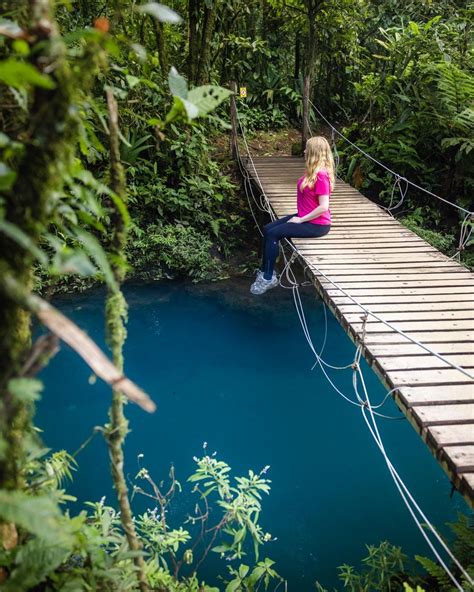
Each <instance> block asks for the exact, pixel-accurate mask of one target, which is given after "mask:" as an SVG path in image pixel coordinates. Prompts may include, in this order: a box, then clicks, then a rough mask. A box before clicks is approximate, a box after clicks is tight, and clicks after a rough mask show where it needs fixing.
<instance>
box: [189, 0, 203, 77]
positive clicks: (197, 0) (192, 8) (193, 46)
mask: <svg viewBox="0 0 474 592" xmlns="http://www.w3.org/2000/svg"><path fill="white" fill-rule="evenodd" d="M200 8H201V0H189V6H188V18H189V35H188V59H187V66H188V67H187V70H188V80H189V82H190V83H195V82H196V71H197V61H198V57H199V42H198V28H199V13H200Z"/></svg>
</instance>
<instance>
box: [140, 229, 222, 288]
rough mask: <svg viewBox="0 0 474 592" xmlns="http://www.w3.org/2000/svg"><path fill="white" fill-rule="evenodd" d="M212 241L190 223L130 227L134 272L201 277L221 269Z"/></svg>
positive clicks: (154, 277)
mask: <svg viewBox="0 0 474 592" xmlns="http://www.w3.org/2000/svg"><path fill="white" fill-rule="evenodd" d="M211 249H212V242H211V241H210V240H209V238H207V237H205V236H203V235H202V234H200V233H199V232H197V231H196V230H195V229H194V228H193V227H192V226H181V225H179V226H171V225H166V226H162V227H160V226H156V225H150V226H148V228H147V229H146V231H142V230H140V229H138V228H134V229H132V243H131V245H130V247H129V249H128V252H129V254H130V259H131V261H132V262H133V265H134V272H135V273H136V274H137V275H140V276H143V277H148V278H153V279H162V278H165V277H167V278H172V277H190V278H192V279H194V280H202V279H206V278H209V277H213V276H214V275H216V274H217V273H218V272H219V270H220V265H219V262H218V261H217V260H216V259H215V258H214V257H213V256H212V254H211Z"/></svg>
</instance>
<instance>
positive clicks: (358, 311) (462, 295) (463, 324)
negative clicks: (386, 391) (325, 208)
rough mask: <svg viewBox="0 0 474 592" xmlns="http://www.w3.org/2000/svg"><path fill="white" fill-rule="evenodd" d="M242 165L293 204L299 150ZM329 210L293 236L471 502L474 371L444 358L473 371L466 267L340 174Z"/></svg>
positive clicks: (472, 300) (281, 211) (280, 211)
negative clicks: (318, 233)
mask: <svg viewBox="0 0 474 592" xmlns="http://www.w3.org/2000/svg"><path fill="white" fill-rule="evenodd" d="M254 166H255V170H254ZM247 170H248V171H249V173H250V175H251V177H252V178H254V179H257V177H258V179H259V180H260V182H261V183H262V184H263V187H264V190H265V193H266V194H267V196H268V198H269V200H270V202H271V204H272V207H273V208H274V211H275V213H276V214H277V216H283V215H287V214H291V213H293V212H295V211H296V179H298V178H299V177H300V176H301V175H303V174H304V162H303V159H302V158H299V157H293V156H287V157H258V158H254V165H252V164H251V163H250V161H248V163H247ZM331 213H332V216H333V224H332V227H331V231H330V233H329V234H328V235H326V236H325V237H322V238H320V239H293V240H292V243H293V245H294V246H295V247H296V249H297V251H298V254H299V256H300V258H301V260H302V262H303V264H304V265H306V266H307V268H308V269H309V271H310V272H312V274H313V277H314V284H315V287H316V289H317V291H318V292H319V294H320V295H321V296H322V297H323V299H324V300H325V301H326V302H327V303H328V305H329V306H330V308H331V310H332V311H333V312H334V314H335V315H336V317H337V318H338V319H339V321H340V322H341V324H342V326H343V327H344V329H345V330H346V331H347V333H348V334H349V336H350V337H351V339H353V340H354V341H355V342H356V343H357V342H358V341H359V340H360V339H361V338H362V337H363V339H364V341H363V353H364V355H365V357H366V359H367V361H368V363H369V364H371V365H372V366H373V368H374V370H375V371H376V373H377V374H378V375H379V376H380V377H381V379H382V380H383V381H384V383H385V384H386V385H387V386H388V387H389V388H392V387H394V386H395V385H396V386H398V387H399V389H398V390H397V391H395V392H394V397H395V399H396V401H397V404H398V405H399V406H400V408H401V409H402V411H403V412H404V413H405V414H406V415H407V417H408V418H409V419H410V422H411V423H412V425H413V426H414V427H415V429H416V430H417V431H418V432H419V433H420V435H421V436H422V438H423V439H424V440H425V441H426V442H427V444H428V446H429V447H430V449H431V450H432V452H433V454H434V455H435V456H436V458H437V459H438V460H439V462H440V464H441V466H442V467H443V468H444V469H445V470H446V471H447V472H448V474H449V475H450V478H451V479H452V481H453V483H454V484H455V485H456V486H457V487H458V488H459V490H460V491H461V493H463V495H464V496H465V497H466V499H467V501H468V502H469V503H470V504H471V505H472V504H473V501H474V493H473V492H474V380H472V379H471V378H470V377H469V376H466V375H465V374H463V373H462V372H460V371H459V370H456V369H454V368H452V367H451V366H450V364H449V362H452V363H454V364H458V365H460V366H462V367H465V368H466V369H467V371H468V372H470V373H471V372H472V374H473V375H474V344H473V339H474V275H473V274H472V273H470V272H469V271H467V270H466V269H465V268H463V267H462V266H461V265H459V264H458V263H457V262H456V261H453V260H450V259H448V258H447V257H446V256H445V255H443V254H442V253H440V252H439V251H437V250H436V249H435V248H433V247H432V246H431V245H429V244H428V243H427V242H425V241H424V240H423V239H422V238H421V237H419V236H418V235H416V234H415V233H414V232H412V231H411V230H409V229H408V228H405V227H403V226H402V225H401V224H400V223H399V222H398V221H397V220H395V219H393V218H392V217H391V216H390V215H389V214H388V213H387V212H386V211H385V210H384V209H383V208H381V207H379V206H378V205H377V204H374V203H373V202H370V201H369V200H368V199H367V198H365V197H364V196H363V195H361V194H360V193H359V192H358V191H357V190H356V189H354V188H352V187H351V186H350V185H348V184H347V183H343V182H341V181H339V180H338V181H337V184H336V187H335V191H334V192H333V194H332V196H331ZM323 274H324V275H323ZM332 282H334V283H335V284H336V285H335V284H334V283H332ZM354 299H355V301H354ZM359 305H362V306H364V307H368V308H370V309H371V310H372V312H374V313H376V314H377V315H379V316H380V317H381V318H382V319H385V320H386V321H387V322H390V323H391V324H393V325H394V326H396V327H397V328H398V329H400V330H402V331H404V332H405V333H406V336H403V335H401V334H400V333H398V332H396V331H394V330H392V329H390V327H388V326H387V325H386V324H385V323H383V322H380V321H379V320H377V319H374V317H371V316H369V318H368V320H367V322H365V323H363V322H362V320H363V317H364V311H363V309H362V308H361V306H359ZM363 329H364V333H362V331H363ZM412 339H415V340H417V341H420V342H422V343H425V344H426V345H427V346H428V347H430V348H432V349H433V350H434V351H436V352H438V353H439V354H441V355H443V356H445V357H446V361H443V360H440V359H439V358H437V357H436V356H434V355H432V354H429V353H428V352H427V351H426V350H425V349H423V348H422V347H420V346H419V345H417V344H416V343H413V341H412Z"/></svg>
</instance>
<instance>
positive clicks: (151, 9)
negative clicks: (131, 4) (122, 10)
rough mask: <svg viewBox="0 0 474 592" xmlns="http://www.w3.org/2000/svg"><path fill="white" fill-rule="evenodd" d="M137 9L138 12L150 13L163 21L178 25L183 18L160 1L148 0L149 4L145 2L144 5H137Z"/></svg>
mask: <svg viewBox="0 0 474 592" xmlns="http://www.w3.org/2000/svg"><path fill="white" fill-rule="evenodd" d="M137 10H138V12H144V13H145V14H150V15H151V16H153V17H155V18H156V19H157V20H159V21H161V22H162V23H170V24H172V25H177V24H179V23H180V22H182V20H183V19H182V18H181V17H180V16H179V14H178V13H177V12H175V11H174V10H171V8H169V7H168V6H165V5H164V4H159V3H158V2H148V4H144V5H143V6H137Z"/></svg>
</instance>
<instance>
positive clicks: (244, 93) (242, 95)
mask: <svg viewBox="0 0 474 592" xmlns="http://www.w3.org/2000/svg"><path fill="white" fill-rule="evenodd" d="M246 96H247V87H246V86H241V87H240V98H241V99H244V98H245V97H246Z"/></svg>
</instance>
